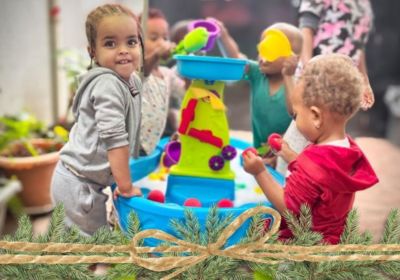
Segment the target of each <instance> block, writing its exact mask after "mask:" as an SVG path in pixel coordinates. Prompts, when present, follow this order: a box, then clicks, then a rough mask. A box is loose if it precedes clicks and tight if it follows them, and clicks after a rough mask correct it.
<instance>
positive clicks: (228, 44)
mask: <svg viewBox="0 0 400 280" xmlns="http://www.w3.org/2000/svg"><path fill="white" fill-rule="evenodd" d="M207 19H208V20H212V21H214V22H215V23H217V25H218V27H219V28H220V40H221V42H222V44H223V46H224V48H225V50H226V52H227V55H228V56H229V57H232V58H244V57H245V55H243V54H242V53H241V52H240V49H239V46H238V44H237V43H236V42H235V40H234V39H233V38H232V36H231V35H230V34H229V31H228V29H227V28H226V27H225V25H224V23H223V22H221V21H219V20H217V19H215V18H207Z"/></svg>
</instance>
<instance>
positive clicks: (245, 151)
mask: <svg viewBox="0 0 400 280" xmlns="http://www.w3.org/2000/svg"><path fill="white" fill-rule="evenodd" d="M247 153H253V154H255V155H258V152H257V150H256V148H253V147H250V148H247V149H246V150H244V151H243V153H242V156H243V155H246V154H247Z"/></svg>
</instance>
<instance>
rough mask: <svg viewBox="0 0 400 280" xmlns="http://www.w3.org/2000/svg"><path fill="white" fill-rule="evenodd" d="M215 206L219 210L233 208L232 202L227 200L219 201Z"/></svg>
mask: <svg viewBox="0 0 400 280" xmlns="http://www.w3.org/2000/svg"><path fill="white" fill-rule="evenodd" d="M217 206H218V207H219V208H232V207H233V201H232V200H230V199H227V198H223V199H221V200H220V201H218V203H217Z"/></svg>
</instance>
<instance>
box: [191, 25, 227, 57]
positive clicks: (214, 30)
mask: <svg viewBox="0 0 400 280" xmlns="http://www.w3.org/2000/svg"><path fill="white" fill-rule="evenodd" d="M196 28H205V29H206V30H207V31H208V40H207V44H206V45H205V46H204V47H203V48H202V49H201V50H203V51H210V50H211V49H212V48H214V44H215V40H216V39H217V38H218V37H219V35H220V32H221V30H220V29H219V26H218V25H217V24H216V23H215V22H214V21H212V20H204V19H199V20H194V21H192V22H191V23H190V24H189V26H188V29H189V30H194V29H196Z"/></svg>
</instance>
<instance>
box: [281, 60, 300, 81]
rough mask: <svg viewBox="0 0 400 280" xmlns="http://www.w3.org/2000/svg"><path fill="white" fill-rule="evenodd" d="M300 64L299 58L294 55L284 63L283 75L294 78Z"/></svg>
mask: <svg viewBox="0 0 400 280" xmlns="http://www.w3.org/2000/svg"><path fill="white" fill-rule="evenodd" d="M298 63H299V57H298V56H295V55H292V56H289V57H287V58H285V60H284V61H283V66H282V75H284V76H293V75H294V73H295V72H296V68H297V64H298Z"/></svg>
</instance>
